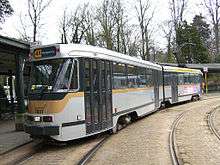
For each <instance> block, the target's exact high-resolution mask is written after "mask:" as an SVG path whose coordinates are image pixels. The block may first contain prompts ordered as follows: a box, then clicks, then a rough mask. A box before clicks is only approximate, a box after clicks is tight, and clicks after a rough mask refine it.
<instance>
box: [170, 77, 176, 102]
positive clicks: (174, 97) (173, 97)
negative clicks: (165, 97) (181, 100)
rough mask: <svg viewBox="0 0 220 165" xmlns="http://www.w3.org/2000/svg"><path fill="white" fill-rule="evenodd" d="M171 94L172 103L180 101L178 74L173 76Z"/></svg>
mask: <svg viewBox="0 0 220 165" xmlns="http://www.w3.org/2000/svg"><path fill="white" fill-rule="evenodd" d="M171 75H172V77H171V93H172V102H173V103H175V102H177V101H178V77H177V74H171Z"/></svg>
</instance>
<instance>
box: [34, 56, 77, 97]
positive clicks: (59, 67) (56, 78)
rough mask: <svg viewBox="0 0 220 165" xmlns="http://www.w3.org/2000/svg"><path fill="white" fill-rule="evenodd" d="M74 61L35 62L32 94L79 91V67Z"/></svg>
mask: <svg viewBox="0 0 220 165" xmlns="http://www.w3.org/2000/svg"><path fill="white" fill-rule="evenodd" d="M76 65H77V64H76V60H74V59H52V60H42V61H34V62H33V64H32V69H31V91H30V93H44V92H65V91H68V90H71V89H72V90H74V89H77V87H78V85H77V83H78V81H77V71H76V70H77V66H76Z"/></svg>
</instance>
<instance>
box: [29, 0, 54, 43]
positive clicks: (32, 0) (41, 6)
mask: <svg viewBox="0 0 220 165" xmlns="http://www.w3.org/2000/svg"><path fill="white" fill-rule="evenodd" d="M51 2H52V0H47V1H45V0H28V15H29V17H30V19H31V23H32V25H33V42H35V41H36V40H37V33H38V30H39V28H40V21H41V16H42V13H43V12H44V11H45V9H46V8H47V7H48V6H49V5H50V3H51Z"/></svg>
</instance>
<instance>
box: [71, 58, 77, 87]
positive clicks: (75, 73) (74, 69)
mask: <svg viewBox="0 0 220 165" xmlns="http://www.w3.org/2000/svg"><path fill="white" fill-rule="evenodd" d="M78 85H79V84H78V61H76V60H75V62H74V67H73V74H72V79H71V83H70V89H78Z"/></svg>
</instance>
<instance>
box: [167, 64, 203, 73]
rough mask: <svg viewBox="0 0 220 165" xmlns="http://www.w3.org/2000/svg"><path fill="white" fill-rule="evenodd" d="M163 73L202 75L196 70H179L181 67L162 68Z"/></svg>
mask: <svg viewBox="0 0 220 165" xmlns="http://www.w3.org/2000/svg"><path fill="white" fill-rule="evenodd" d="M163 68H164V71H165V72H179V73H197V74H202V72H201V71H200V70H198V69H190V68H181V67H173V66H163Z"/></svg>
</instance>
